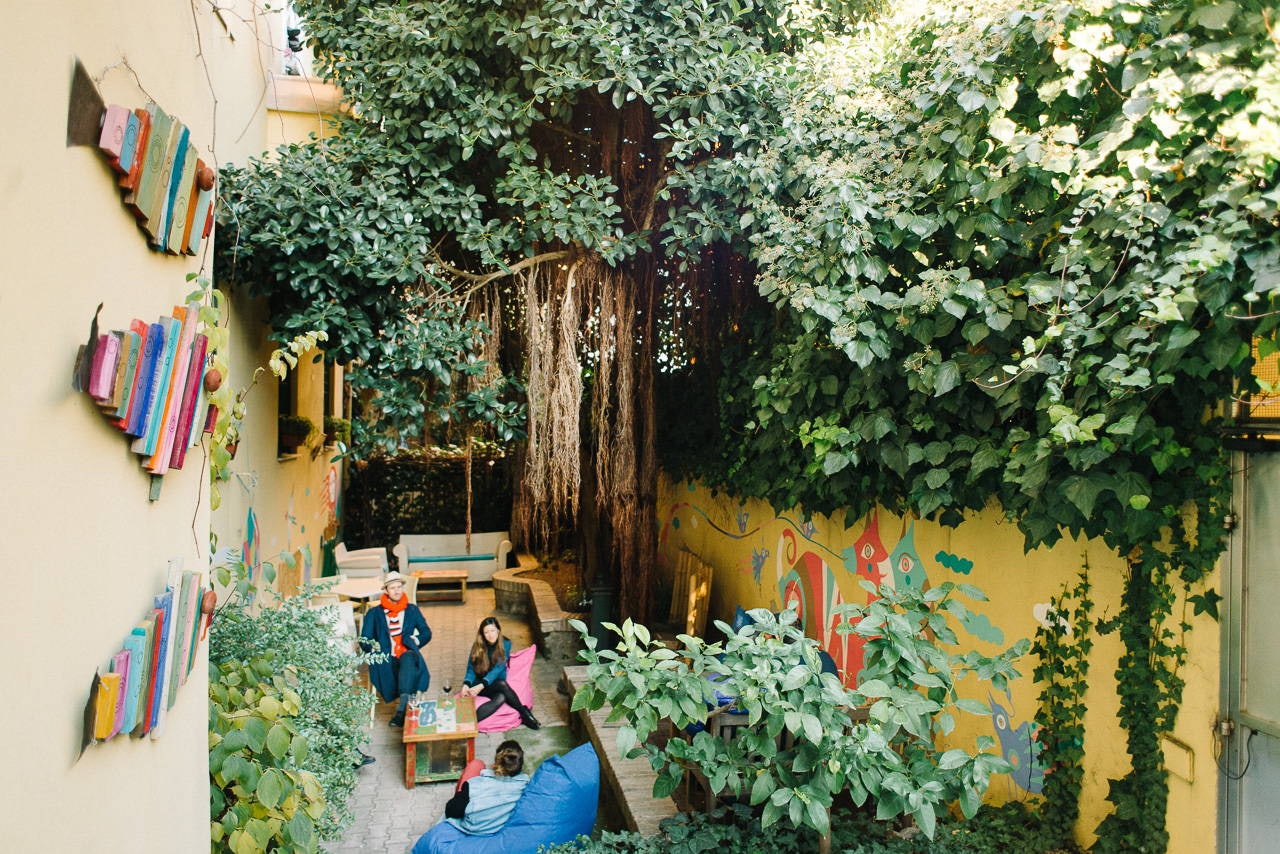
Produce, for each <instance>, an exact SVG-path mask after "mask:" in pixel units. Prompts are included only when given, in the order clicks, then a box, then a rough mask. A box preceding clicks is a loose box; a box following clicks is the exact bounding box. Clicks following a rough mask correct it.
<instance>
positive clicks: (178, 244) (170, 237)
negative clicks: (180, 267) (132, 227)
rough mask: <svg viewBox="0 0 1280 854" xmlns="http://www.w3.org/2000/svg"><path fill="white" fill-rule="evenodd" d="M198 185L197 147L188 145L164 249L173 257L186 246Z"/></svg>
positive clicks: (170, 213) (173, 193)
mask: <svg viewBox="0 0 1280 854" xmlns="http://www.w3.org/2000/svg"><path fill="white" fill-rule="evenodd" d="M195 183H196V147H195V146H194V145H190V144H188V145H187V151H186V156H185V157H183V159H182V174H181V175H178V176H177V181H176V182H175V184H174V187H173V190H172V195H173V202H172V204H171V205H170V207H171V208H172V210H171V211H170V212H169V230H168V231H167V232H166V233H165V242H164V249H165V251H166V252H168V253H169V254H171V255H177V254H179V253H181V252H182V250H183V249H184V248H185V245H184V244H183V242H182V237H183V235H184V234H185V233H186V231H187V222H188V221H189V220H190V219H191V217H190V216H189V213H190V210H189V209H190V207H191V199H192V194H191V191H192V189H193V188H194V187H195Z"/></svg>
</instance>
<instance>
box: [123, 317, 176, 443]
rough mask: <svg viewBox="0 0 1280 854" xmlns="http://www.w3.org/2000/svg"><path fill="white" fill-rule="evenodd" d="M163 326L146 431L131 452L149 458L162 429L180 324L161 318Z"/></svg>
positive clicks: (167, 318)
mask: <svg viewBox="0 0 1280 854" xmlns="http://www.w3.org/2000/svg"><path fill="white" fill-rule="evenodd" d="M160 322H161V323H162V324H163V325H164V353H163V354H162V355H161V357H160V360H159V361H158V362H157V363H156V375H155V377H154V378H153V379H152V380H151V388H152V399H151V405H150V408H149V410H148V414H147V422H146V425H145V427H146V430H145V431H144V432H143V433H142V434H140V435H139V438H138V439H137V440H136V441H134V443H133V452H134V453H135V454H142V455H144V456H148V457H149V456H151V455H152V454H154V453H155V452H156V442H157V441H158V440H159V437H160V431H161V430H162V429H163V427H164V405H165V402H166V401H167V400H168V397H169V380H170V379H172V376H171V375H172V373H173V360H174V358H175V356H176V355H177V351H178V337H179V333H180V332H181V330H182V327H181V326H180V322H179V321H178V320H177V319H176V318H173V317H162V318H160Z"/></svg>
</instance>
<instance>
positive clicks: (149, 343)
mask: <svg viewBox="0 0 1280 854" xmlns="http://www.w3.org/2000/svg"><path fill="white" fill-rule="evenodd" d="M163 352H164V324H162V323H153V324H151V325H150V326H148V327H147V338H146V340H145V341H144V342H143V348H142V366H141V367H140V368H139V369H138V372H137V374H136V375H135V377H134V386H135V389H134V392H133V402H132V403H131V404H130V405H129V417H128V419H127V420H126V422H125V429H124V432H125V433H127V434H129V435H130V436H142V435H145V433H146V427H147V419H148V417H149V416H150V412H151V400H152V395H154V394H155V383H156V369H157V368H158V367H159V364H160V358H161V355H162V354H163Z"/></svg>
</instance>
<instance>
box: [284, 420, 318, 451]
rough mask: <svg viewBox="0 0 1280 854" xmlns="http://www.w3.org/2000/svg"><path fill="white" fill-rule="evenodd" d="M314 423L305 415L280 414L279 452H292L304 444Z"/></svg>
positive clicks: (312, 429) (313, 427)
mask: <svg viewBox="0 0 1280 854" xmlns="http://www.w3.org/2000/svg"><path fill="white" fill-rule="evenodd" d="M315 429H316V425H315V422H313V421H312V420H311V419H310V418H308V417H307V416H305V415H281V416H280V426H279V436H280V451H281V453H286V454H292V453H294V452H295V451H297V450H298V448H300V447H302V446H303V445H304V444H306V442H307V439H308V438H309V437H310V436H311V434H312V433H313V432H315Z"/></svg>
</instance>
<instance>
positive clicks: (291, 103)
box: [267, 74, 342, 150]
mask: <svg viewBox="0 0 1280 854" xmlns="http://www.w3.org/2000/svg"><path fill="white" fill-rule="evenodd" d="M341 101H342V90H341V89H339V88H338V87H337V86H334V85H333V84H332V83H324V82H322V81H320V80H316V79H314V78H311V77H292V76H289V75H284V74H276V75H273V76H272V78H271V87H270V88H269V89H268V90H267V109H268V111H269V113H268V120H267V134H268V139H267V142H268V145H269V147H270V148H271V149H272V150H274V149H275V148H276V147H277V146H279V145H281V144H283V143H288V142H302V141H304V140H306V139H307V138H308V137H309V136H311V135H312V134H314V135H315V137H316V138H317V139H324V138H325V137H328V136H332V135H333V128H332V126H331V125H330V124H329V118H328V117H329V116H331V115H334V114H336V113H337V112H338V109H339V106H340V104H341Z"/></svg>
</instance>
